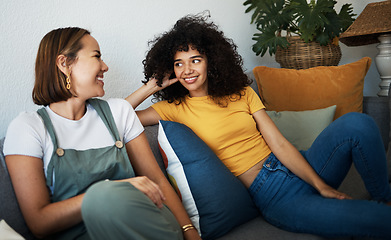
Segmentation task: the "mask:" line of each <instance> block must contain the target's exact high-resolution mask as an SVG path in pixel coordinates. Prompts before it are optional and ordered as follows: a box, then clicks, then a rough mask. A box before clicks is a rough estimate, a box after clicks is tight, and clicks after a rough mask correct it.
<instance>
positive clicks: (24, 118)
mask: <svg viewBox="0 0 391 240" xmlns="http://www.w3.org/2000/svg"><path fill="white" fill-rule="evenodd" d="M12 126H15V127H16V128H26V127H32V128H34V127H40V126H43V120H42V118H41V117H40V116H39V114H38V112H36V111H28V112H27V111H23V112H20V113H19V115H18V116H17V117H16V118H14V119H13V120H12V121H11V123H10V125H9V128H10V127H12Z"/></svg>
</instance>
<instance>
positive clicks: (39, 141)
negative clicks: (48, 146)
mask: <svg viewBox="0 0 391 240" xmlns="http://www.w3.org/2000/svg"><path fill="white" fill-rule="evenodd" d="M46 140H47V139H46V130H45V127H44V124H43V121H42V119H41V118H40V117H39V115H38V114H37V113H36V112H22V113H20V114H19V115H18V116H17V117H16V118H15V119H14V120H12V121H11V123H10V125H9V126H8V129H7V134H6V137H5V142H4V155H26V156H31V157H37V158H41V159H42V158H43V154H44V149H43V148H44V147H43V146H45V144H44V141H46Z"/></svg>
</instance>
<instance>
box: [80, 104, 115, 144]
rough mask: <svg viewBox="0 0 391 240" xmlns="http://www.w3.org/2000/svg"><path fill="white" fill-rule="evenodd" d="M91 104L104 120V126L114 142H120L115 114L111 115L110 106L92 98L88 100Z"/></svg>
mask: <svg viewBox="0 0 391 240" xmlns="http://www.w3.org/2000/svg"><path fill="white" fill-rule="evenodd" d="M87 102H88V103H89V104H91V106H92V107H93V108H94V109H95V110H96V112H97V113H98V115H99V116H100V117H101V118H102V120H103V122H104V124H105V125H106V127H107V128H108V129H109V131H110V134H111V136H112V137H113V138H114V141H120V140H121V139H120V137H119V133H118V129H117V125H116V124H115V121H114V118H113V114H112V113H111V110H110V106H109V104H108V103H107V102H106V101H104V100H100V99H97V98H91V99H89V100H87Z"/></svg>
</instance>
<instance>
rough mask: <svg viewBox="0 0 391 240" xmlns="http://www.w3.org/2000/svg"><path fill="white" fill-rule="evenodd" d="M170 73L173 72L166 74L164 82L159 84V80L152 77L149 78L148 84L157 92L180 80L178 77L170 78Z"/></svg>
mask: <svg viewBox="0 0 391 240" xmlns="http://www.w3.org/2000/svg"><path fill="white" fill-rule="evenodd" d="M170 75H171V74H166V75H165V77H164V78H163V80H162V84H161V85H159V83H158V82H159V80H158V79H156V78H154V77H152V78H151V79H149V81H148V82H147V83H146V84H147V86H149V87H151V88H155V90H156V91H155V92H157V91H159V90H162V89H164V88H166V87H168V86H170V85H172V84H174V83H176V82H178V79H177V78H172V79H170Z"/></svg>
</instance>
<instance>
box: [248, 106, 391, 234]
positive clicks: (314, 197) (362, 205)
mask: <svg viewBox="0 0 391 240" xmlns="http://www.w3.org/2000/svg"><path fill="white" fill-rule="evenodd" d="M383 146H384V145H383V143H382V139H381V136H380V133H379V129H378V128H377V126H376V124H375V123H374V121H373V120H372V119H371V118H370V117H369V116H367V115H365V114H360V113H348V114H345V115H343V116H342V117H340V118H338V119H337V120H335V121H334V122H333V123H331V124H330V126H328V127H327V128H326V129H325V130H324V131H323V132H322V133H321V134H320V135H319V136H318V138H317V139H316V140H315V141H314V143H313V144H312V146H311V148H310V149H308V150H307V151H304V152H302V155H303V156H304V157H305V158H306V159H307V161H308V162H309V163H310V165H311V166H312V167H313V168H314V169H315V171H316V172H317V173H318V174H319V175H320V177H321V178H322V179H324V181H325V182H326V183H327V184H329V185H330V186H332V187H334V188H338V187H339V185H340V184H341V182H342V181H343V179H344V178H345V176H346V174H347V172H348V170H349V169H350V166H351V164H352V162H353V164H354V165H355V167H356V169H357V171H358V172H359V173H360V175H361V177H362V178H363V181H364V183H365V186H366V188H367V190H368V192H369V193H370V195H371V197H372V199H373V200H371V201H369V200H337V199H330V198H324V197H322V196H321V195H320V194H319V192H318V191H317V190H315V189H314V188H313V187H312V186H310V185H309V184H307V183H306V182H304V181H303V180H301V179H300V178H298V177H297V176H296V175H294V174H293V173H292V172H291V171H289V170H288V169H287V168H286V167H285V166H284V165H282V164H281V162H280V161H279V160H278V159H277V158H276V157H275V156H274V155H273V154H271V155H270V157H269V158H268V159H267V160H266V161H265V163H264V164H263V168H262V170H261V171H260V172H259V174H258V176H257V177H256V179H255V180H254V182H253V183H252V185H251V186H250V188H249V192H250V194H251V196H252V197H253V199H254V202H255V204H256V205H257V207H258V208H259V209H260V211H261V212H262V215H263V216H264V218H265V219H266V220H267V221H268V222H270V223H271V224H273V225H275V226H277V227H280V228H282V229H285V230H288V231H293V232H305V233H312V234H317V235H323V236H326V237H339V236H372V237H380V238H386V239H391V207H390V206H388V205H386V204H384V202H389V201H391V189H390V185H389V182H388V173H387V164H386V154H385V150H384V147H383Z"/></svg>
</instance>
